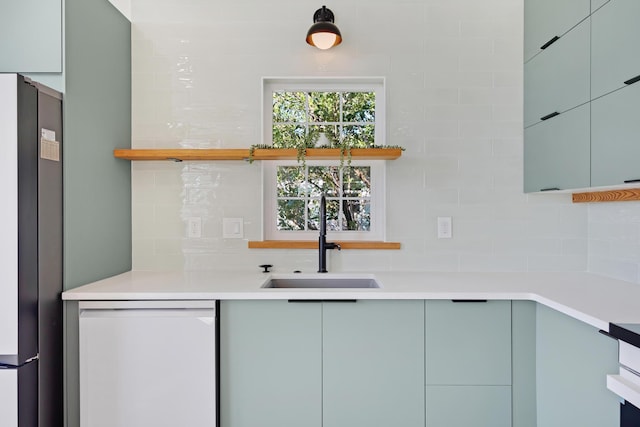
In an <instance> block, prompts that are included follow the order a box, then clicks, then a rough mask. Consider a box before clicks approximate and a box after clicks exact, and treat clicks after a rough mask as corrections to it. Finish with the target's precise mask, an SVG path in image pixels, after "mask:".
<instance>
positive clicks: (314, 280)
mask: <svg viewBox="0 0 640 427" xmlns="http://www.w3.org/2000/svg"><path fill="white" fill-rule="evenodd" d="M381 287H382V286H380V283H379V282H378V281H377V280H376V278H375V276H373V275H358V276H352V275H344V274H340V275H337V274H336V275H334V274H331V275H326V274H290V275H273V276H271V277H270V278H269V279H268V280H267V281H266V282H265V283H264V284H263V285H262V288H270V289H282V288H285V289H292V288H302V289H351V288H353V289H365V288H381Z"/></svg>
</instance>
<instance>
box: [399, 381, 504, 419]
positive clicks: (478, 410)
mask: <svg viewBox="0 0 640 427" xmlns="http://www.w3.org/2000/svg"><path fill="white" fill-rule="evenodd" d="M398 425H399V424H398ZM510 426H511V387H510V386H427V427H510Z"/></svg>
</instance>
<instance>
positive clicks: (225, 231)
mask: <svg viewBox="0 0 640 427" xmlns="http://www.w3.org/2000/svg"><path fill="white" fill-rule="evenodd" d="M243 237H244V220H243V219H242V218H222V238H223V239H242V238H243Z"/></svg>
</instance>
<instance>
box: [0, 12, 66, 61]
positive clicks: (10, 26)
mask: <svg viewBox="0 0 640 427" xmlns="http://www.w3.org/2000/svg"><path fill="white" fill-rule="evenodd" d="M0 28H2V37H0V52H2V57H1V58H0V72H3V73H6V72H9V73H61V72H62V0H20V1H5V2H3V4H2V13H0Z"/></svg>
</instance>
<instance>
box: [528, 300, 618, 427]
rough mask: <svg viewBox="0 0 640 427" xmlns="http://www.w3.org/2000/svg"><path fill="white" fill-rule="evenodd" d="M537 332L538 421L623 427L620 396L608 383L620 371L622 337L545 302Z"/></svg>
mask: <svg viewBox="0 0 640 427" xmlns="http://www.w3.org/2000/svg"><path fill="white" fill-rule="evenodd" d="M536 331H537V342H536V349H537V350H536V360H537V366H536V376H537V379H536V387H537V404H538V425H539V426H545V427H566V426H580V427H617V426H619V425H620V421H619V400H618V397H617V396H616V395H615V394H614V393H612V392H610V391H609V390H607V385H606V375H607V374H611V373H615V372H617V371H618V345H617V341H616V340H613V339H611V338H608V337H605V336H604V335H602V334H600V333H598V330H597V329H595V328H593V327H591V326H589V325H587V324H585V323H583V322H580V321H578V320H575V319H572V318H570V317H568V316H566V315H564V314H562V313H559V312H557V311H555V310H553V309H551V308H548V307H545V306H542V305H540V304H538V306H537V313H536Z"/></svg>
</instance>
